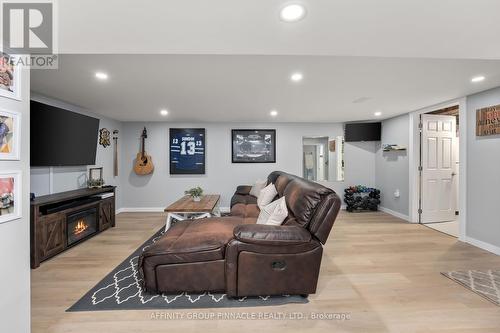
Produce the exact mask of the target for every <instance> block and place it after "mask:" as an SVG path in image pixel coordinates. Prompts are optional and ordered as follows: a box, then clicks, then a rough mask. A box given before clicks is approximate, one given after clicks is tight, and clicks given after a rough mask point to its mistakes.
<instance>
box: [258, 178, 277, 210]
mask: <svg viewBox="0 0 500 333" xmlns="http://www.w3.org/2000/svg"><path fill="white" fill-rule="evenodd" d="M277 194H278V191H276V187H274V184H269V185H267V186H266V187H264V188H263V189H262V190H261V191H260V194H259V196H258V197H257V206H259V208H260V209H262V207H265V206H267V205H269V204H270V203H271V201H273V199H274V197H275V196H276V195H277Z"/></svg>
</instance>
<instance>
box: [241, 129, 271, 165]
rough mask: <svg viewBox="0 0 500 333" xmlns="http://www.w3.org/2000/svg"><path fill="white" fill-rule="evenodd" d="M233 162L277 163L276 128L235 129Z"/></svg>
mask: <svg viewBox="0 0 500 333" xmlns="http://www.w3.org/2000/svg"><path fill="white" fill-rule="evenodd" d="M232 162H233V163H276V130H274V129H233V130H232Z"/></svg>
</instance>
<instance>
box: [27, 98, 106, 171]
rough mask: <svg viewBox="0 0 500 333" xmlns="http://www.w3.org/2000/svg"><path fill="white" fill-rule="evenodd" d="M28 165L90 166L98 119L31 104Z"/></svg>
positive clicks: (32, 102)
mask: <svg viewBox="0 0 500 333" xmlns="http://www.w3.org/2000/svg"><path fill="white" fill-rule="evenodd" d="M30 116H31V129H30V135H31V139H30V143H31V154H30V156H31V166H77V165H93V164H95V157H96V151H97V133H98V131H99V119H96V118H92V117H88V116H85V115H82V114H79V113H75V112H71V111H68V110H65V109H60V108H57V107H54V106H50V105H47V104H43V103H40V102H35V101H31V112H30Z"/></svg>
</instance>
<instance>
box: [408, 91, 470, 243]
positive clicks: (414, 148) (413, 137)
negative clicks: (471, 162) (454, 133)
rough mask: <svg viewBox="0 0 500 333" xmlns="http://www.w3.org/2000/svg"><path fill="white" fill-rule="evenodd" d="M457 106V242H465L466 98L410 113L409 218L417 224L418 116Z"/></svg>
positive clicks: (418, 188)
mask: <svg viewBox="0 0 500 333" xmlns="http://www.w3.org/2000/svg"><path fill="white" fill-rule="evenodd" d="M455 105H458V107H459V122H460V145H459V156H460V164H459V175H458V176H459V178H458V179H459V186H458V187H459V188H458V197H459V203H458V207H459V208H458V210H459V212H460V215H459V217H458V220H459V224H460V236H459V240H461V241H463V242H465V241H466V236H465V231H466V223H467V221H466V217H467V98H466V97H463V98H459V99H455V100H452V101H448V102H444V103H440V104H436V105H433V106H429V107H426V108H423V109H420V110H417V111H414V112H411V113H410V128H409V131H410V144H409V147H408V156H409V168H410V170H409V175H410V177H409V178H410V184H409V189H410V191H409V192H410V193H409V205H410V207H409V212H410V214H409V218H410V222H412V223H419V214H418V207H419V191H420V182H419V173H418V166H419V162H420V159H419V151H420V132H419V128H418V125H419V123H420V115H421V114H423V113H428V112H432V111H436V110H440V109H444V108H447V107H450V106H455Z"/></svg>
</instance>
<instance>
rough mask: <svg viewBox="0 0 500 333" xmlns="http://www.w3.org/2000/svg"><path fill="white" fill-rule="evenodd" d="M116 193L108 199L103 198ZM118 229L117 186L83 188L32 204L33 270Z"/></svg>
mask: <svg viewBox="0 0 500 333" xmlns="http://www.w3.org/2000/svg"><path fill="white" fill-rule="evenodd" d="M106 194H113V196H111V197H108V198H101V197H100V195H106ZM114 226H115V187H114V186H106V187H103V188H97V189H87V188H85V189H79V190H74V191H67V192H61V193H56V194H51V195H45V196H41V197H38V198H36V199H34V200H33V201H31V230H30V231H31V232H30V238H31V268H37V267H39V266H40V263H41V262H42V261H44V260H47V259H49V258H51V257H53V256H55V255H57V254H59V253H61V252H63V251H65V250H66V249H68V248H70V247H72V246H74V245H76V244H79V243H80V242H82V241H85V240H87V239H89V238H90V237H92V236H94V235H97V234H98V233H100V232H102V231H104V230H106V229H108V228H111V227H114Z"/></svg>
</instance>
